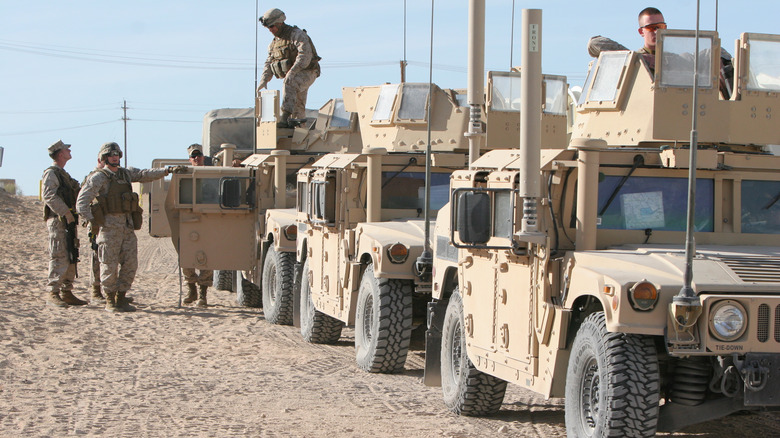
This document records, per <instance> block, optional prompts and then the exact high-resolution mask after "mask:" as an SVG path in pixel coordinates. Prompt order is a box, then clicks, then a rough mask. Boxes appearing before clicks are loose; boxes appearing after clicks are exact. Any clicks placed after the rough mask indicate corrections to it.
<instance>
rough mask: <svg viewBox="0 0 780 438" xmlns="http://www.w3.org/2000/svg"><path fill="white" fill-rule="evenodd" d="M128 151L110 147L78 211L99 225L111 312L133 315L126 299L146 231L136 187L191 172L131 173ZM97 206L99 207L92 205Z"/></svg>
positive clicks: (103, 276)
mask: <svg viewBox="0 0 780 438" xmlns="http://www.w3.org/2000/svg"><path fill="white" fill-rule="evenodd" d="M121 158H122V150H121V149H120V148H119V145H118V144H116V143H114V142H111V143H106V144H104V145H103V146H102V147H101V148H100V151H99V152H98V159H99V160H100V161H101V162H103V163H104V164H105V167H104V168H103V169H100V171H98V172H95V173H93V174H92V176H90V177H89V178H88V179H87V181H86V183H85V184H84V187H82V188H81V191H80V192H79V195H78V198H77V200H76V210H77V211H78V212H79V214H80V215H81V216H82V217H83V218H84V220H85V221H87V222H89V224H90V226H97V227H98V228H99V230H98V238H97V245H98V257H99V259H100V283H101V285H102V288H103V293H104V294H105V296H106V310H107V311H111V312H131V311H134V310H135V307H133V306H131V305H130V303H129V302H128V301H127V299H126V294H127V291H128V290H130V287H131V286H132V284H133V279H135V273H136V270H137V269H138V240H137V239H136V236H135V230H138V229H140V228H141V225H142V210H141V207H140V205H139V204H138V195H137V194H136V193H133V188H132V185H131V183H133V182H149V181H154V180H156V179H160V178H163V177H164V176H165V175H167V174H168V173H169V172H171V171H174V172H179V171H184V170H186V166H174V167H168V168H164V169H146V170H140V169H136V168H132V167H131V168H128V169H125V168H123V167H120V166H119V160H120V159H121ZM95 200H96V201H97V202H95V203H93V202H92V201H95Z"/></svg>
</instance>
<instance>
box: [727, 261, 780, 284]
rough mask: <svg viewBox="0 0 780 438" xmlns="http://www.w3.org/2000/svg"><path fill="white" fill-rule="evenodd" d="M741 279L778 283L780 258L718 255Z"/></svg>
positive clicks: (779, 278)
mask: <svg viewBox="0 0 780 438" xmlns="http://www.w3.org/2000/svg"><path fill="white" fill-rule="evenodd" d="M718 258H719V259H720V260H721V261H723V263H725V264H726V266H728V267H729V268H731V270H732V271H734V272H735V273H736V274H737V275H738V276H739V278H740V279H741V280H742V281H749V282H755V283H780V258H778V257H729V256H719V257H718Z"/></svg>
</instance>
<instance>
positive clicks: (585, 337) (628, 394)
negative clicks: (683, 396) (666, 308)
mask: <svg viewBox="0 0 780 438" xmlns="http://www.w3.org/2000/svg"><path fill="white" fill-rule="evenodd" d="M659 382H660V377H659V371H658V357H657V355H656V348H655V343H654V342H653V339H652V338H651V337H650V336H638V335H631V334H625V333H610V332H608V331H607V327H606V322H605V317H604V312H596V313H593V314H591V315H589V316H588V317H587V318H586V319H585V321H584V322H583V323H582V325H581V326H580V328H579V329H578V330H577V336H576V337H575V339H574V344H573V345H572V350H571V356H570V357H569V367H568V371H567V376H566V402H565V403H566V434H567V435H568V436H578V437H579V436H584V437H590V436H594V437H602V436H631V437H651V436H655V432H656V425H657V423H658V399H659V390H660V383H659Z"/></svg>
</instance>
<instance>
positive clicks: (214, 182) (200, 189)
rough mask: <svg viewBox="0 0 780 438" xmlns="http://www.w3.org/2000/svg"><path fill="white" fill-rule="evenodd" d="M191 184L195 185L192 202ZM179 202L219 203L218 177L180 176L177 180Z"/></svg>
mask: <svg viewBox="0 0 780 438" xmlns="http://www.w3.org/2000/svg"><path fill="white" fill-rule="evenodd" d="M193 184H194V185H195V190H194V195H195V202H193V190H192V187H193ZM179 203H180V204H219V178H182V179H180V180H179Z"/></svg>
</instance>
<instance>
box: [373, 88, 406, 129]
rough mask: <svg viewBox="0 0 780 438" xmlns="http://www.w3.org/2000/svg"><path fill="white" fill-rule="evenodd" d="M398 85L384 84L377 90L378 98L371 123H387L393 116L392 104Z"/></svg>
mask: <svg viewBox="0 0 780 438" xmlns="http://www.w3.org/2000/svg"><path fill="white" fill-rule="evenodd" d="M398 86H399V85H398V84H385V85H382V87H381V88H380V89H379V97H378V98H377V100H376V107H375V108H374V116H373V117H372V118H371V121H372V122H379V121H389V120H390V119H391V118H392V116H393V103H395V95H396V94H397V93H398Z"/></svg>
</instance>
